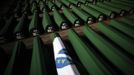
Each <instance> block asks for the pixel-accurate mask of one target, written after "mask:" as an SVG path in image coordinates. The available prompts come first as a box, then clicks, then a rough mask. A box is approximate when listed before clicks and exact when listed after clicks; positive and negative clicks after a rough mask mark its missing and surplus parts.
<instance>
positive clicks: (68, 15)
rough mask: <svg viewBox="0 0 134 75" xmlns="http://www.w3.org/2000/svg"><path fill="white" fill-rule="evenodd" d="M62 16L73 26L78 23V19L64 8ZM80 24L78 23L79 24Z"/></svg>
mask: <svg viewBox="0 0 134 75" xmlns="http://www.w3.org/2000/svg"><path fill="white" fill-rule="evenodd" d="M63 14H64V15H65V17H66V18H67V19H68V20H69V21H70V22H71V23H72V24H73V25H75V24H77V21H78V22H79V19H78V17H76V16H75V15H74V14H73V13H72V12H71V11H69V9H68V8H66V7H65V6H63ZM79 23H80V22H79Z"/></svg>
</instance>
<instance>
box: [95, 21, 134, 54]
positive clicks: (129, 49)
mask: <svg viewBox="0 0 134 75" xmlns="http://www.w3.org/2000/svg"><path fill="white" fill-rule="evenodd" d="M97 28H98V29H99V30H100V31H101V32H102V33H103V34H104V35H105V36H107V37H108V38H109V39H110V40H112V41H113V42H115V43H116V44H117V45H119V46H120V47H121V48H123V49H124V50H126V51H127V52H128V53H130V54H132V55H134V51H133V49H134V46H133V44H131V43H130V42H128V41H127V40H125V39H124V38H123V37H121V36H119V35H118V34H116V33H114V32H113V31H111V30H109V29H108V28H107V26H106V25H105V24H104V23H103V22H100V23H98V26H97Z"/></svg>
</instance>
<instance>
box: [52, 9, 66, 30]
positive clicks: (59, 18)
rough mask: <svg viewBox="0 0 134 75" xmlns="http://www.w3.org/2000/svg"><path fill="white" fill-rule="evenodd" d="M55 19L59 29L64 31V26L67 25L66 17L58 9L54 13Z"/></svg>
mask: <svg viewBox="0 0 134 75" xmlns="http://www.w3.org/2000/svg"><path fill="white" fill-rule="evenodd" d="M53 17H54V21H55V22H56V24H57V25H58V27H59V28H61V29H63V28H62V26H63V25H64V24H65V25H67V24H66V23H67V22H66V21H65V19H64V17H63V16H62V15H61V14H60V13H59V12H58V11H57V10H56V8H55V9H54V11H53Z"/></svg>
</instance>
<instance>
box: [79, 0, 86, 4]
mask: <svg viewBox="0 0 134 75" xmlns="http://www.w3.org/2000/svg"><path fill="white" fill-rule="evenodd" d="M78 1H79V2H82V3H86V1H87V0H78Z"/></svg>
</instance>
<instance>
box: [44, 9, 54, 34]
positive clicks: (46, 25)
mask: <svg viewBox="0 0 134 75" xmlns="http://www.w3.org/2000/svg"><path fill="white" fill-rule="evenodd" d="M42 25H43V28H44V30H45V31H48V30H49V27H54V26H53V24H52V22H51V19H50V16H49V14H48V12H47V11H44V12H43V19H42Z"/></svg>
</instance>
